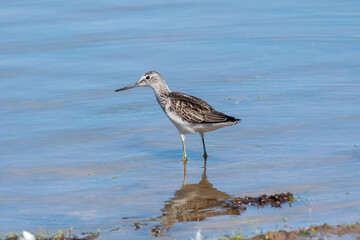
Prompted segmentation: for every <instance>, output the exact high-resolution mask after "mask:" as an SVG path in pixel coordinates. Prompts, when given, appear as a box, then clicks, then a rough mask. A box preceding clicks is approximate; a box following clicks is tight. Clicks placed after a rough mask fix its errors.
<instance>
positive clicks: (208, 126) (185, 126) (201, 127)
mask: <svg viewBox="0 0 360 240" xmlns="http://www.w3.org/2000/svg"><path fill="white" fill-rule="evenodd" d="M165 114H166V116H167V117H168V118H169V119H170V121H171V122H172V123H173V124H174V125H175V127H176V128H177V129H178V130H179V132H180V133H181V134H194V133H197V132H211V131H214V130H216V129H219V128H222V127H225V126H227V125H226V124H223V123H198V124H196V123H195V124H194V123H190V122H187V121H184V120H183V119H181V118H180V117H179V116H178V115H176V114H174V113H173V112H169V111H165Z"/></svg>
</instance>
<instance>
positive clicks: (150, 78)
mask: <svg viewBox="0 0 360 240" xmlns="http://www.w3.org/2000/svg"><path fill="white" fill-rule="evenodd" d="M163 83H164V79H163V77H162V76H161V74H160V73H158V72H155V71H150V72H146V73H144V74H143V75H142V76H141V78H140V80H139V81H137V82H136V83H133V84H130V85H128V86H126V87H123V88H120V89H117V90H115V92H119V91H124V90H127V89H131V88H134V87H151V88H153V89H154V88H156V86H157V85H159V84H163Z"/></svg>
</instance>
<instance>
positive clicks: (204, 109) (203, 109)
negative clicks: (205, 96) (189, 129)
mask: <svg viewBox="0 0 360 240" xmlns="http://www.w3.org/2000/svg"><path fill="white" fill-rule="evenodd" d="M169 97H170V101H171V105H172V107H173V110H174V111H175V113H176V114H178V115H180V116H181V118H182V119H184V120H185V121H188V122H191V123H223V122H237V121H240V119H236V118H234V117H231V116H228V115H226V114H224V113H221V112H218V111H216V110H215V109H214V108H213V107H211V106H210V105H209V104H208V103H207V102H205V101H204V100H202V99H200V98H197V97H194V96H190V95H187V94H184V93H179V92H170V93H169Z"/></svg>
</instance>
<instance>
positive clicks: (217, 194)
mask: <svg viewBox="0 0 360 240" xmlns="http://www.w3.org/2000/svg"><path fill="white" fill-rule="evenodd" d="M186 173H187V164H186V162H184V179H183V183H182V186H181V188H180V189H179V190H177V191H175V193H174V197H172V198H171V199H169V200H168V201H166V202H165V206H164V207H163V208H162V209H161V212H162V216H161V217H160V223H161V225H159V226H157V227H156V228H157V232H159V233H160V232H161V231H163V230H168V229H170V228H171V227H172V226H174V225H175V224H176V223H177V222H191V221H203V220H205V219H206V218H208V217H215V216H221V215H240V211H239V209H238V208H236V207H232V206H231V205H230V204H229V203H228V202H227V200H228V199H230V198H231V196H230V195H229V194H227V193H225V192H222V191H219V190H218V189H216V188H215V187H213V184H211V183H210V182H209V181H208V178H207V168H206V158H204V171H203V174H202V177H201V180H200V181H199V182H198V183H196V184H188V182H187V178H186ZM153 233H154V234H155V235H156V231H153Z"/></svg>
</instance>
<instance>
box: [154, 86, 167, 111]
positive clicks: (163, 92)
mask: <svg viewBox="0 0 360 240" xmlns="http://www.w3.org/2000/svg"><path fill="white" fill-rule="evenodd" d="M151 88H152V89H153V90H154V93H155V96H156V99H157V101H158V102H159V104H160V105H161V107H162V108H164V107H165V101H166V99H167V95H168V94H169V93H170V90H169V88H168V86H167V85H166V83H165V82H160V83H158V84H156V85H153V86H151Z"/></svg>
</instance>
